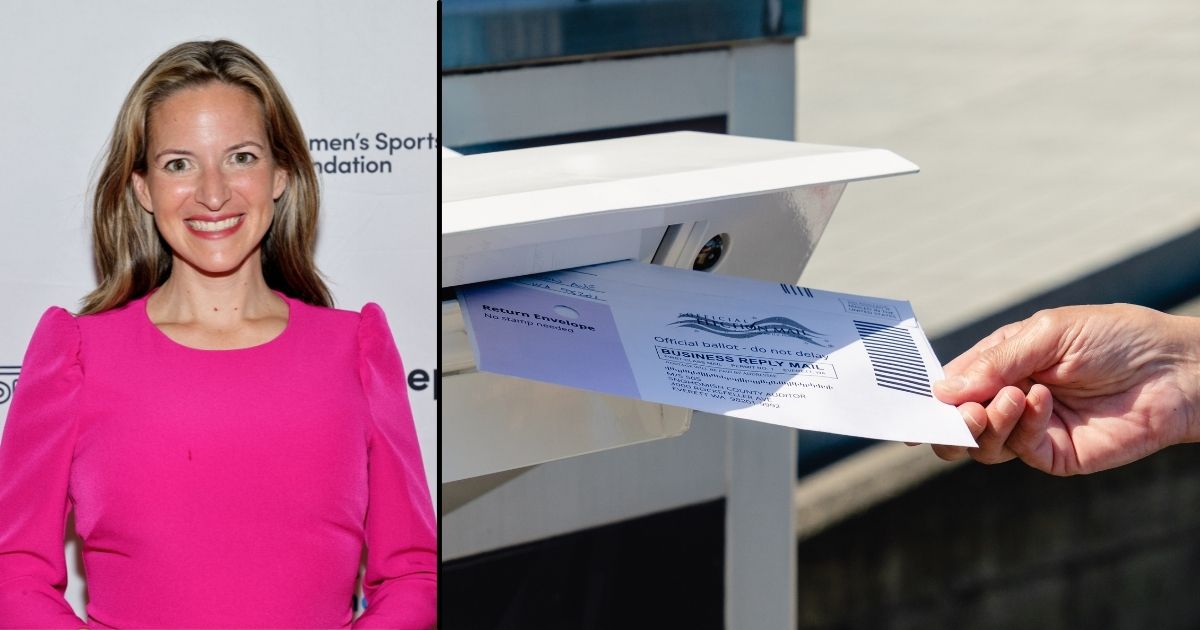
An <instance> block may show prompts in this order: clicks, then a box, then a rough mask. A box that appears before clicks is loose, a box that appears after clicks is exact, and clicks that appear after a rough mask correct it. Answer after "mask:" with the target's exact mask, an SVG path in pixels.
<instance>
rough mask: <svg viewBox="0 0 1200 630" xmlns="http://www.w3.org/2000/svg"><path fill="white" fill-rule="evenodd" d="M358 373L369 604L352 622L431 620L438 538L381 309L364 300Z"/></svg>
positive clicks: (391, 624)
mask: <svg viewBox="0 0 1200 630" xmlns="http://www.w3.org/2000/svg"><path fill="white" fill-rule="evenodd" d="M358 342H359V352H360V358H359V374H360V376H361V378H362V384H363V388H364V389H365V391H366V395H367V400H368V402H369V403H370V406H371V415H372V421H373V424H374V426H373V428H372V430H371V438H370V445H369V451H368V455H367V456H368V471H367V484H368V486H369V498H368V500H369V503H368V506H367V523H366V536H367V571H366V577H365V578H364V580H363V594H364V596H365V597H366V600H367V609H366V612H365V613H363V615H362V617H360V618H359V619H358V620H357V621H356V622H355V623H354V627H355V628H393V629H400V628H412V629H414V630H416V629H422V630H424V629H426V628H432V627H434V626H435V625H436V623H437V538H436V534H435V533H434V532H435V527H436V525H435V523H434V516H433V506H432V504H431V502H430V500H429V487H428V485H427V484H426V481H425V468H424V466H422V464H421V450H420V446H419V445H418V443H417V434H416V430H415V429H414V427H413V420H412V411H411V410H410V409H409V405H408V395H407V383H406V382H405V378H404V367H403V365H401V363H400V353H399V352H397V350H396V343H395V341H393V340H392V333H391V330H390V329H389V328H388V324H387V320H386V319H385V317H384V314H383V310H382V309H380V308H379V307H378V306H376V305H374V304H368V305H366V306H365V307H363V310H362V319H361V321H360V323H359V331H358Z"/></svg>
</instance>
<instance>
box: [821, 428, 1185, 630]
mask: <svg viewBox="0 0 1200 630" xmlns="http://www.w3.org/2000/svg"><path fill="white" fill-rule="evenodd" d="M798 555H799V566H798V574H799V586H798V590H799V593H798V595H799V597H798V612H799V627H800V628H812V629H818V628H820V629H835V628H836V629H851V628H863V629H868V628H869V629H872V630H892V629H901V628H921V629H927V628H997V629H999V628H1005V629H1010V628H1037V629H1051V630H1052V629H1058V628H1061V629H1068V628H1070V629H1075V628H1089V629H1099V630H1102V629H1106V628H1112V629H1125V628H1128V629H1131V630H1132V629H1137V630H1142V629H1145V628H1153V629H1154V630H1168V629H1170V628H1198V627H1200V596H1198V592H1197V586H1198V585H1200V446H1197V445H1185V446H1177V447H1174V448H1171V449H1168V450H1166V451H1163V452H1161V453H1159V454H1157V455H1155V456H1152V457H1150V458H1148V459H1145V460H1143V461H1141V462H1138V463H1135V464H1132V465H1129V466H1126V467H1124V468H1121V469H1117V470H1113V471H1107V472H1104V473H1099V474H1096V475H1091V476H1087V477H1074V478H1067V479H1061V478H1056V477H1050V476H1047V475H1044V474H1042V473H1039V472H1036V471H1033V470H1030V469H1028V468H1026V467H1024V466H1023V465H1021V464H1016V463H1009V464H1003V465H999V466H990V467H989V466H982V465H978V464H974V463H972V464H969V465H967V466H964V467H962V468H959V469H956V470H954V471H952V472H950V473H948V474H946V475H945V476H942V477H940V478H937V479H935V480H933V481H931V482H929V483H926V484H925V485H923V486H922V487H920V488H917V489H916V490H914V491H912V492H910V493H908V494H907V495H905V496H902V497H900V498H898V499H896V500H892V501H889V502H886V503H882V504H880V505H878V506H876V507H875V508H873V509H871V510H870V511H868V512H866V513H864V514H862V515H859V516H858V517H855V518H853V519H850V520H848V521H846V522H844V523H842V524H841V525H839V526H837V527H835V528H834V529H831V530H828V531H826V532H824V533H822V534H819V535H817V536H816V537H814V538H812V539H809V540H806V541H802V542H801V543H800V545H799V549H798Z"/></svg>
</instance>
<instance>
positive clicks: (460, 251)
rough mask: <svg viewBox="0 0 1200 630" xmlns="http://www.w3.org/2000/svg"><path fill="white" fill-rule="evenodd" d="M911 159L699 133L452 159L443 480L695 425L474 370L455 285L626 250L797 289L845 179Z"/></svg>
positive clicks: (448, 164) (878, 173) (670, 414)
mask: <svg viewBox="0 0 1200 630" xmlns="http://www.w3.org/2000/svg"><path fill="white" fill-rule="evenodd" d="M916 170H917V167H916V166H915V165H913V164H912V163H910V162H908V161H907V160H905V159H903V158H901V157H899V156H897V155H895V154H894V153H891V152H889V151H886V150H881V149H860V148H852V147H838V146H825V145H813V144H802V143H796V142H789V141H781V140H769V139H761V138H745V137H736V136H727V135H721V134H708V133H698V132H673V133H664V134H654V135H645V136H635V137H627V138H617V139H612V140H600V141H593V142H581V143H575V144H565V145H554V146H547V147H539V148H532V149H520V150H514V151H504V152H497V153H487V154H480V155H472V156H462V157H455V158H453V159H448V160H444V161H443V165H442V246H441V256H442V260H441V273H442V289H443V292H442V293H443V303H442V366H441V367H442V379H443V384H442V387H443V391H444V392H445V393H444V396H443V397H442V481H443V483H448V482H456V481H462V480H467V479H472V478H478V477H483V476H486V475H492V474H494V473H503V472H505V471H514V470H520V469H523V468H525V467H528V466H533V465H536V464H541V463H544V462H549V461H553V460H558V459H564V458H568V457H572V456H576V455H581V454H584V453H591V452H596V451H602V450H606V449H614V448H618V447H622V446H626V445H630V444H636V443H641V442H647V441H652V440H659V439H663V438H670V437H673V436H678V435H680V434H682V433H684V432H686V431H687V430H688V428H689V425H690V422H691V411H689V410H686V409H680V408H674V407H668V406H664V405H659V404H653V403H647V402H643V401H637V400H631V399H625V398H618V397H614V396H606V395H601V394H595V393H591V392H585V391H581V390H574V389H569V388H564V387H560V386H555V385H549V384H544V383H537V382H532V381H526V380H522V379H516V378H512V377H507V376H501V375H496V374H487V373H482V372H478V371H476V370H475V365H474V358H473V355H472V352H471V345H470V341H469V340H468V338H467V332H466V330H465V329H464V326H463V320H462V316H461V314H460V312H459V310H458V305H457V303H456V301H455V300H454V297H453V296H454V291H455V288H456V287H460V286H463V285H468V284H473V283H478V282H486V281H488V280H496V279H499V278H505V277H514V276H520V275H527V274H535V273H539V272H545V271H552V270H556V269H564V268H569V267H576V266H580V265H588V264H595V263H602V262H609V261H615V260H625V259H633V260H639V261H642V262H648V263H653V264H660V265H669V266H674V267H680V268H686V269H697V270H701V271H705V272H709V273H721V274H730V275H735V276H745V277H750V278H757V279H761V280H770V281H775V282H782V283H787V284H793V283H795V281H796V280H797V278H798V277H799V276H800V272H801V270H802V269H803V267H804V265H805V263H806V262H807V261H808V259H809V256H810V255H811V254H812V251H813V248H814V247H815V245H816V243H817V241H818V240H819V238H820V236H821V233H822V232H823V231H824V229H825V226H826V224H827V223H828V221H829V218H830V215H831V214H832V213H833V210H834V207H835V206H836V205H837V202H838V200H839V198H840V197H841V194H842V192H843V190H844V189H845V187H846V184H847V183H848V182H851V181H856V180H863V179H871V178H877V177H886V176H891V175H899V174H904V173H912V172H915V171H916ZM445 507H447V508H452V507H453V506H445Z"/></svg>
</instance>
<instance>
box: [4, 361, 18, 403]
mask: <svg viewBox="0 0 1200 630" xmlns="http://www.w3.org/2000/svg"><path fill="white" fill-rule="evenodd" d="M20 375H21V366H19V365H0V405H3V404H7V403H8V401H9V400H12V395H13V390H15V389H16V388H17V377H18V376H20Z"/></svg>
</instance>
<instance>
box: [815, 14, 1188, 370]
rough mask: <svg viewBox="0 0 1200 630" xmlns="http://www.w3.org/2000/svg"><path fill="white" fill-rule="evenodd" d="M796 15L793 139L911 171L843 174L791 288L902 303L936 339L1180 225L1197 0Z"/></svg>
mask: <svg viewBox="0 0 1200 630" xmlns="http://www.w3.org/2000/svg"><path fill="white" fill-rule="evenodd" d="M809 24H810V27H809V34H808V36H807V37H805V38H804V39H801V40H800V41H799V42H798V45H797V55H798V64H797V66H798V91H799V94H798V99H797V101H798V106H797V139H798V140H801V141H804V142H819V143H832V144H849V145H860V146H873V147H882V148H887V149H891V150H893V151H895V152H897V153H899V154H900V155H903V156H904V157H906V158H908V159H910V160H912V161H914V162H916V163H917V164H918V165H920V166H921V167H922V173H920V174H918V175H913V176H906V177H902V178H897V179H887V180H881V181H877V182H863V183H858V184H854V185H851V186H850V187H849V188H848V189H847V193H846V195H845V197H844V198H843V199H842V201H841V203H840V205H839V206H838V209H837V211H836V212H835V213H834V215H833V219H832V222H831V223H830V226H829V228H828V230H827V231H826V233H825V236H824V237H823V238H822V240H821V242H820V245H819V246H818V247H817V250H816V253H815V255H814V257H813V259H812V261H811V262H810V263H809V265H808V268H807V269H806V271H805V273H804V276H803V278H802V280H801V282H803V283H805V284H806V285H809V286H814V287H821V288H828V289H834V290H838V291H850V292H860V293H866V294H875V295H881V296H889V297H897V298H905V299H910V300H912V301H913V304H914V306H915V308H916V310H917V314H918V317H919V318H920V319H921V320H922V322H923V324H924V325H925V327H926V328H927V329H928V331H929V332H930V334H931V336H937V335H939V334H942V333H944V332H947V331H949V330H953V329H955V328H958V327H961V326H962V325H964V324H967V323H969V322H972V321H975V320H977V319H979V318H980V317H981V316H984V315H987V314H989V313H993V312H995V311H997V310H1000V309H1002V308H1003V307H1005V306H1008V305H1011V304H1013V303H1016V302H1020V301H1022V300H1024V299H1026V298H1028V297H1029V296H1032V295H1035V294H1038V293H1040V292H1042V291H1044V290H1046V289H1048V288H1051V287H1054V286H1057V285H1060V284H1063V283H1065V282H1068V281H1070V280H1072V279H1075V278H1078V277H1080V276H1082V275H1085V274H1087V273H1088V272H1091V271H1093V270H1095V269H1098V268H1100V267H1104V266H1106V265H1108V264H1110V263H1112V262H1114V261H1117V260H1120V259H1123V258H1125V257H1127V256H1129V255H1130V254H1132V253H1134V252H1137V251H1140V250H1143V249H1146V248H1148V247H1152V246H1153V245H1155V244H1156V243H1159V242H1162V241H1164V240H1167V239H1169V238H1171V237H1173V236H1177V235H1180V234H1183V233H1186V232H1188V231H1190V230H1193V229H1196V228H1197V227H1198V226H1200V4H1198V3H1195V2H1191V1H1167V2H1154V3H1134V2H1127V1H1117V0H1095V1H1092V2H1086V3H1084V2H1073V3H1037V2H1032V1H1030V0H1019V1H1015V2H992V3H977V2H971V3H953V2H934V1H933V0H917V1H915V2H905V3H896V2H889V1H887V0H836V1H834V0H814V1H813V2H811V4H810V6H809ZM1195 264H1196V265H1197V266H1200V252H1198V253H1197V257H1196V263H1195ZM1171 272H1172V270H1170V269H1163V270H1162V273H1171ZM950 358H951V357H942V359H943V360H949V359H950Z"/></svg>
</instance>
